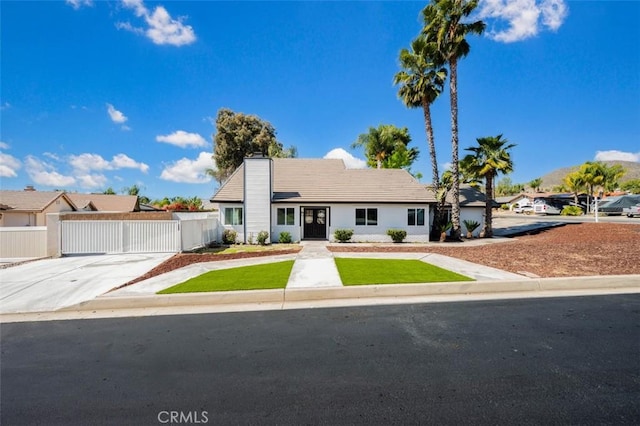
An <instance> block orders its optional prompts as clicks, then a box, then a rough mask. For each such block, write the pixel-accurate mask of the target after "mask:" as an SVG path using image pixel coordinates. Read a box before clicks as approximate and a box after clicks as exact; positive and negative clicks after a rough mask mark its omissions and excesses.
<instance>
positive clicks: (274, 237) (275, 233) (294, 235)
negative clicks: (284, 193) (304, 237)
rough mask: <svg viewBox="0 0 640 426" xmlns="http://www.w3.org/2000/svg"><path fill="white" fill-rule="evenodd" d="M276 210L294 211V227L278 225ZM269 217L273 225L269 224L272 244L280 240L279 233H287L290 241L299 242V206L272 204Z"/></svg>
mask: <svg viewBox="0 0 640 426" xmlns="http://www.w3.org/2000/svg"><path fill="white" fill-rule="evenodd" d="M278 208H281V209H285V208H293V209H294V214H293V217H294V225H293V226H292V225H278ZM271 217H272V218H273V223H272V224H271V241H273V242H274V243H276V242H278V239H279V238H280V233H281V232H288V233H290V234H291V241H293V242H299V241H300V235H301V230H300V206H299V205H296V204H291V205H289V204H274V205H273V206H272V208H271Z"/></svg>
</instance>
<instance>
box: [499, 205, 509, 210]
mask: <svg viewBox="0 0 640 426" xmlns="http://www.w3.org/2000/svg"><path fill="white" fill-rule="evenodd" d="M500 208H501V209H502V210H509V204H503V205H501V206H500Z"/></svg>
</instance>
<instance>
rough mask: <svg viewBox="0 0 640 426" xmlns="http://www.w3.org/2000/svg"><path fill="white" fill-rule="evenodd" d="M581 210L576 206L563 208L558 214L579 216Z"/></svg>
mask: <svg viewBox="0 0 640 426" xmlns="http://www.w3.org/2000/svg"><path fill="white" fill-rule="evenodd" d="M582 213H583V212H582V209H581V208H580V207H578V206H564V208H563V209H562V211H561V212H560V214H561V215H562V216H581V215H582Z"/></svg>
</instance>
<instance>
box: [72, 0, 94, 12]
mask: <svg viewBox="0 0 640 426" xmlns="http://www.w3.org/2000/svg"><path fill="white" fill-rule="evenodd" d="M65 3H67V4H68V5H69V6H71V7H73V8H74V9H75V10H78V9H80V8H81V7H82V6H93V0H65Z"/></svg>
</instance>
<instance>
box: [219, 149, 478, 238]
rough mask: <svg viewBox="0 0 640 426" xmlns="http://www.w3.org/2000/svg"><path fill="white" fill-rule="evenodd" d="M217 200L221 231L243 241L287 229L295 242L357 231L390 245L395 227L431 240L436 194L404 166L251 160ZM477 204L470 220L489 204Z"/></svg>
mask: <svg viewBox="0 0 640 426" xmlns="http://www.w3.org/2000/svg"><path fill="white" fill-rule="evenodd" d="M476 192H477V191H476ZM461 200H464V198H463V197H462V195H461ZM474 201H475V200H474ZM211 202H213V203H218V205H219V207H220V222H221V225H222V228H223V229H225V228H226V229H234V230H235V231H236V232H237V234H238V236H237V240H238V241H239V242H244V243H247V242H248V241H250V240H253V241H255V240H256V237H257V235H258V233H259V232H260V231H267V232H269V236H270V239H271V240H272V241H278V239H279V235H280V233H281V232H289V233H290V234H291V237H292V239H293V240H294V241H301V240H314V239H318V240H333V239H334V238H333V233H334V232H335V230H337V229H352V230H353V231H354V235H353V238H352V241H356V242H364V241H371V242H388V241H391V239H390V237H389V236H387V234H386V233H387V230H388V229H391V228H394V229H404V230H406V231H407V238H406V240H405V241H407V242H426V241H429V230H430V223H431V222H432V220H433V218H432V214H430V213H431V210H432V206H434V205H435V203H436V199H435V195H434V194H433V191H431V190H430V189H428V188H427V187H426V186H425V185H423V184H421V183H420V182H418V181H417V180H416V179H414V178H413V176H411V175H410V174H409V173H408V172H406V171H405V170H400V169H348V168H346V167H345V164H344V162H343V161H342V160H335V159H298V158H273V159H272V158H264V157H250V158H246V159H245V161H244V163H243V164H242V165H241V166H240V167H239V168H238V169H237V170H236V171H235V172H234V173H233V174H232V175H231V176H230V177H229V179H228V180H227V181H226V182H225V183H224V184H223V185H222V186H221V187H220V188H219V190H218V191H217V192H216V194H215V195H214V196H213V197H212V199H211ZM461 204H463V203H462V201H461ZM471 204H473V206H468V207H467V208H465V209H464V210H463V215H462V216H463V219H471V218H473V219H475V220H478V221H481V220H482V212H483V210H482V207H483V206H484V204H478V203H474V202H471ZM476 204H478V205H477V206H476ZM465 215H466V216H465ZM467 216H468V217H467Z"/></svg>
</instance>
